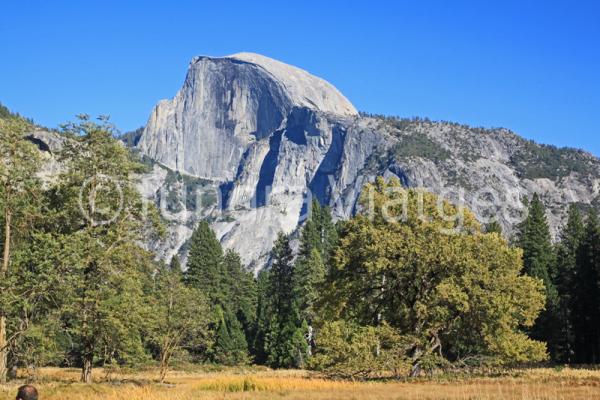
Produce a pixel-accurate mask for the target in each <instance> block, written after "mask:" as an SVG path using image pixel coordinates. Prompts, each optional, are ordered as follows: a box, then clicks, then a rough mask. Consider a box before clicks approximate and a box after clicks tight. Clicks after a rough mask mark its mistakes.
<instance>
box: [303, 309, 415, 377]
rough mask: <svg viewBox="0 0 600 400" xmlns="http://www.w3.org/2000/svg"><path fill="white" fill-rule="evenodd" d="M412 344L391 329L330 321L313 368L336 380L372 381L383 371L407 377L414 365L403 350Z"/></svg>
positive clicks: (320, 340) (382, 326) (323, 333)
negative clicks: (370, 379) (357, 379)
mask: <svg viewBox="0 0 600 400" xmlns="http://www.w3.org/2000/svg"><path fill="white" fill-rule="evenodd" d="M408 344H409V343H405V342H403V338H402V337H401V336H400V335H398V332H397V331H396V330H395V329H393V328H391V327H390V326H388V325H386V324H383V325H380V326H361V325H359V324H357V323H355V322H351V321H343V320H341V321H334V322H326V323H325V324H324V326H323V327H322V328H321V330H320V331H319V347H318V352H317V354H316V355H315V356H314V357H312V358H311V359H310V360H309V367H310V368H311V369H313V370H316V371H320V372H323V373H325V374H327V375H329V376H331V377H334V378H343V379H347V378H351V379H356V378H362V379H364V378H369V377H372V376H377V375H378V374H380V373H381V372H382V371H390V372H392V373H393V375H394V376H396V377H399V376H401V375H405V374H406V373H407V371H409V370H410V367H411V365H410V363H408V362H407V359H406V357H405V355H404V354H403V352H402V351H398V349H403V348H405V347H407V345H408Z"/></svg>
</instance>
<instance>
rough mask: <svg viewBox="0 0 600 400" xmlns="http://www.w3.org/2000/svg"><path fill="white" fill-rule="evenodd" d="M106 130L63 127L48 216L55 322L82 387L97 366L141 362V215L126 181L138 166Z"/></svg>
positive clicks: (146, 273) (104, 126)
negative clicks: (56, 264) (55, 276)
mask: <svg viewBox="0 0 600 400" xmlns="http://www.w3.org/2000/svg"><path fill="white" fill-rule="evenodd" d="M114 133H115V131H114V128H113V127H112V125H110V124H109V123H108V120H107V118H103V117H101V118H100V123H95V122H92V121H90V120H89V118H88V117H87V116H85V115H84V116H81V117H80V121H79V122H76V123H70V124H67V125H66V126H65V128H64V134H65V136H67V138H69V140H67V141H66V142H65V148H64V150H63V152H62V154H61V159H62V161H63V162H64V166H65V169H64V172H63V173H62V174H61V175H60V177H59V180H58V184H57V186H56V188H55V189H54V196H53V202H52V207H51V210H50V212H49V218H51V219H52V222H53V223H54V224H56V226H60V229H59V230H58V231H57V232H55V233H56V240H57V241H59V243H60V245H61V253H62V254H61V268H62V269H63V271H64V281H63V285H61V288H60V289H61V291H62V294H61V299H62V304H61V319H62V321H63V324H64V329H65V331H66V333H67V334H68V335H70V337H71V338H72V340H73V342H74V344H75V346H74V348H73V350H72V353H73V356H74V358H75V360H76V361H77V362H78V363H79V364H80V365H81V368H82V373H81V380H82V381H83V382H86V383H90V382H91V381H92V368H93V366H94V365H97V364H98V363H100V364H104V365H106V364H112V363H115V362H117V363H132V362H135V361H141V360H143V359H144V358H145V352H144V349H143V345H142V340H141V338H140V329H142V327H143V326H144V319H143V318H142V315H144V313H143V311H144V310H145V308H146V307H147V305H146V303H145V301H144V296H143V289H144V285H146V284H147V282H148V280H149V279H150V277H151V273H152V271H151V268H150V266H151V265H152V261H151V259H152V256H151V254H149V253H148V252H146V251H144V250H143V249H142V248H141V247H140V246H139V245H138V243H139V242H140V241H141V240H142V239H143V238H144V232H145V231H146V229H147V226H146V225H145V221H146V217H147V215H146V214H145V213H144V211H145V208H144V205H143V202H142V200H141V197H140V195H139V193H138V192H137V189H136V187H135V182H134V180H133V173H134V172H135V171H136V169H137V166H138V165H137V164H136V163H135V162H134V161H133V160H132V158H131V155H130V153H129V152H128V150H127V149H125V148H124V146H122V145H121V144H120V143H118V141H117V140H116V139H115V138H114Z"/></svg>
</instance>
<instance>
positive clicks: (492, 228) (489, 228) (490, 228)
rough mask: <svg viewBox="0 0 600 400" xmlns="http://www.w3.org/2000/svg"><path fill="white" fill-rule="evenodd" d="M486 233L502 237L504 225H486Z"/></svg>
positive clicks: (496, 223) (491, 223) (497, 223)
mask: <svg viewBox="0 0 600 400" xmlns="http://www.w3.org/2000/svg"><path fill="white" fill-rule="evenodd" d="M485 232H486V233H497V234H498V235H500V236H502V225H500V223H499V222H498V221H493V222H490V223H489V224H487V225H486V227H485Z"/></svg>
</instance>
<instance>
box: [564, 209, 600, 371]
mask: <svg viewBox="0 0 600 400" xmlns="http://www.w3.org/2000/svg"><path fill="white" fill-rule="evenodd" d="M574 281H575V282H574V284H573V287H572V291H571V302H572V317H571V318H572V326H573V337H574V344H573V350H574V353H575V362H577V363H585V364H591V363H598V362H600V224H599V222H598V217H597V215H596V213H595V212H594V211H591V212H590V214H589V215H588V218H587V223H586V227H585V233H584V235H583V238H582V239H581V243H580V246H579V249H578V251H577V265H576V270H575V274H574Z"/></svg>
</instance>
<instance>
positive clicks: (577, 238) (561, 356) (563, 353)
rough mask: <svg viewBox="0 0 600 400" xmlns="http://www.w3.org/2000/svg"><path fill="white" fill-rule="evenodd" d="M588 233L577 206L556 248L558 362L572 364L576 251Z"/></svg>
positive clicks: (572, 209)
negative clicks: (572, 310) (572, 309)
mask: <svg viewBox="0 0 600 400" xmlns="http://www.w3.org/2000/svg"><path fill="white" fill-rule="evenodd" d="M584 233H585V227H584V224H583V219H582V217H581V213H580V212H579V209H578V208H577V206H576V205H575V204H572V205H571V206H570V207H569V213H568V220H567V224H566V225H565V227H564V229H563V231H562V234H561V238H560V239H561V241H560V243H558V244H557V246H556V255H557V256H556V266H557V270H556V276H555V282H554V283H555V285H556V288H557V291H558V296H559V304H558V321H559V327H560V328H559V335H558V337H559V341H558V343H557V349H556V359H557V361H561V362H568V363H570V362H572V361H573V358H572V357H573V351H574V350H573V344H574V341H575V336H574V332H573V325H572V315H571V314H572V313H571V308H572V301H573V298H572V294H573V285H574V284H575V272H576V269H577V252H578V249H579V246H580V244H581V240H582V239H583V236H584Z"/></svg>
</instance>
